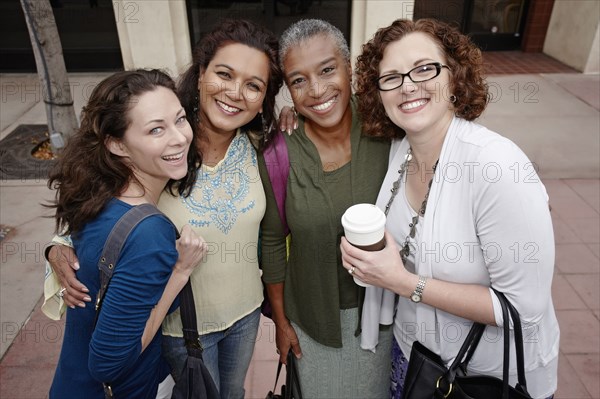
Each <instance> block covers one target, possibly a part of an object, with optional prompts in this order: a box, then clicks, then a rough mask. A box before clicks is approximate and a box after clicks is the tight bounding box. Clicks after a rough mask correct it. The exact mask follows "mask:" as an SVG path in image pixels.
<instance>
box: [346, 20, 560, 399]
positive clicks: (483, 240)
mask: <svg viewBox="0 0 600 399" xmlns="http://www.w3.org/2000/svg"><path fill="white" fill-rule="evenodd" d="M356 77H357V95H358V98H359V109H360V111H361V114H362V117H363V128H364V130H365V131H366V132H367V133H368V134H370V135H373V136H379V137H390V138H393V139H394V141H393V144H392V149H391V151H390V158H389V169H388V172H387V175H386V177H385V180H384V182H383V185H382V188H381V191H380V193H379V197H378V199H377V205H378V206H379V207H380V208H381V209H382V210H384V211H385V212H386V214H387V232H386V241H387V246H386V248H385V249H383V250H382V251H380V252H365V251H362V250H360V249H358V248H356V247H353V246H351V245H350V244H349V243H348V242H347V241H346V240H345V239H342V244H341V250H342V258H343V265H344V267H345V268H346V269H347V270H348V272H349V273H350V274H353V275H354V276H356V277H358V278H360V279H361V280H363V281H364V282H366V283H369V284H372V285H374V286H376V287H373V288H367V299H368V298H369V297H371V298H378V299H374V300H373V301H371V302H366V303H365V305H364V308H363V320H364V317H365V315H366V316H367V317H368V315H369V314H374V313H375V314H376V316H375V317H373V319H375V320H376V321H377V320H379V317H380V316H379V315H382V314H385V313H386V312H390V313H391V312H393V310H394V306H396V308H395V311H396V313H395V322H394V338H395V341H394V343H393V349H392V359H393V361H392V397H393V398H400V397H402V391H403V388H404V376H405V372H406V366H407V360H406V359H408V358H409V356H410V352H411V348H412V344H413V343H414V342H417V341H418V342H420V343H422V344H423V345H425V346H426V347H427V348H429V349H430V350H432V351H433V352H435V353H436V354H438V355H440V357H441V358H442V360H443V361H444V362H446V363H448V362H451V361H452V360H453V358H454V357H455V356H456V354H457V353H458V349H459V348H460V346H461V344H462V342H463V341H464V339H465V337H466V335H467V332H468V331H469V329H470V327H471V325H472V322H473V321H475V322H480V323H484V324H487V325H488V330H486V334H489V335H490V337H491V336H495V337H498V338H497V339H482V340H481V342H480V343H479V346H478V347H477V351H476V352H475V354H474V356H473V358H472V360H471V362H470V363H469V373H471V374H493V375H496V376H498V377H500V378H502V363H503V362H502V353H503V345H501V341H502V338H501V337H502V328H501V325H502V322H503V319H502V311H501V306H500V304H499V301H498V299H497V298H496V296H495V295H494V293H493V291H492V288H494V289H496V290H498V291H501V292H503V293H504V294H505V295H506V297H507V298H508V299H509V300H510V301H511V302H512V304H513V305H514V306H515V307H516V308H517V310H518V311H519V313H520V315H521V320H522V322H523V325H524V331H523V335H524V336H525V337H535V338H534V339H529V340H527V339H526V342H525V363H526V364H525V369H526V370H527V382H528V389H529V392H530V393H531V395H532V396H533V397H536V398H547V397H550V396H551V395H553V393H554V391H555V390H556V381H557V361H558V360H557V359H558V344H559V329H558V323H557V320H556V316H555V312H554V307H553V304H552V298H551V283H552V275H553V268H554V237H553V230H552V221H551V218H550V212H549V208H548V195H547V193H546V190H545V188H544V186H543V184H542V183H541V182H540V180H539V177H538V176H537V174H536V172H535V170H534V168H533V165H532V163H531V162H530V161H529V159H528V158H527V157H526V156H525V154H524V153H523V152H522V151H521V150H520V149H519V148H518V147H517V146H516V145H515V144H514V143H512V142H511V141H509V140H508V139H506V138H504V137H502V136H500V135H498V134H497V133H494V132H491V131H489V130H488V129H486V128H484V127H483V126H480V125H478V124H476V123H474V122H472V120H474V119H475V118H477V117H478V116H479V115H481V113H482V112H483V110H484V109H485V106H486V104H487V99H488V93H487V86H486V84H485V81H484V77H483V68H482V57H481V52H480V50H479V49H478V48H476V46H475V45H474V44H473V43H472V42H471V41H470V40H469V38H468V37H466V36H465V35H463V34H461V33H460V32H458V31H457V30H456V29H454V28H452V27H450V26H449V25H447V24H444V23H441V22H437V21H435V20H419V21H414V22H413V21H408V20H397V21H395V22H394V23H392V25H390V26H389V27H386V28H383V29H380V30H379V31H378V32H377V33H376V34H375V36H374V37H373V39H372V40H370V41H369V42H368V43H367V44H365V45H364V46H363V53H362V55H361V56H360V57H359V58H358V62H357V65H356ZM377 287H381V288H377ZM370 290H372V291H373V292H376V293H377V294H371V295H370V293H369V292H370ZM394 294H397V295H398V296H399V299H398V302H397V305H394V298H393V296H394ZM376 332H377V325H375V326H369V325H365V323H363V333H362V337H361V338H362V344H363V346H367V347H372V346H374V345H376V343H377V334H376ZM511 366H512V369H511V371H510V373H511V384H512V385H514V382H515V381H512V379H513V378H514V379H516V376H515V374H516V366H515V365H514V362H511Z"/></svg>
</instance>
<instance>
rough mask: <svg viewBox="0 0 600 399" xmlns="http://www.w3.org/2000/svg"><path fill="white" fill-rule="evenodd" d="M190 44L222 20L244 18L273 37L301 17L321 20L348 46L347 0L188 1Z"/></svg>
mask: <svg viewBox="0 0 600 399" xmlns="http://www.w3.org/2000/svg"><path fill="white" fill-rule="evenodd" d="M186 3H187V10H188V20H189V23H190V37H191V42H192V45H193V44H194V43H196V42H198V40H199V39H200V38H201V37H202V34H203V33H205V32H206V31H208V30H210V29H211V28H212V27H213V26H214V24H215V23H216V22H217V21H218V20H219V19H222V18H244V19H249V20H251V21H254V22H256V23H259V24H262V25H263V26H266V27H267V28H269V29H270V30H271V31H272V32H273V33H275V34H276V35H278V36H279V35H281V33H282V32H283V31H284V30H285V28H287V27H288V26H289V25H290V24H292V23H293V22H296V21H298V20H300V19H305V18H319V19H324V20H326V21H328V22H330V23H332V24H333V25H335V26H337V27H338V28H339V29H340V30H341V31H342V33H343V34H344V36H345V37H346V40H347V41H348V44H350V11H351V0H237V1H234V0H188V1H187V2H186Z"/></svg>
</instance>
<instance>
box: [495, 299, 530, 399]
mask: <svg viewBox="0 0 600 399" xmlns="http://www.w3.org/2000/svg"><path fill="white" fill-rule="evenodd" d="M494 292H495V293H496V295H497V296H498V298H500V303H501V305H503V306H506V308H507V309H508V312H509V313H510V317H511V319H512V322H513V327H514V332H515V333H514V334H515V353H516V359H517V381H518V383H519V385H520V386H521V388H522V389H523V391H525V392H526V391H527V380H526V378H525V351H524V349H523V328H522V326H521V317H520V316H519V312H518V311H517V309H516V308H515V307H514V306H513V304H512V303H510V301H509V300H508V299H507V298H506V296H504V294H503V293H502V292H499V291H496V290H494ZM502 315H503V317H504V320H505V321H504V332H505V336H504V352H505V355H504V357H505V359H506V357H507V356H508V355H506V353H508V351H509V348H510V346H509V338H508V337H509V335H508V334H507V333H506V330H507V329H508V330H509V333H510V328H508V324H509V321H508V318H507V315H506V314H505V312H504V309H503V310H502ZM506 362H507V363H508V360H507V361H506ZM503 373H504V375H503V378H504V379H505V382H506V383H507V384H508V368H507V367H504V368H503Z"/></svg>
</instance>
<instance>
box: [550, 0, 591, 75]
mask: <svg viewBox="0 0 600 399" xmlns="http://www.w3.org/2000/svg"><path fill="white" fill-rule="evenodd" d="M599 15H600V2H599V1H598V0H577V1H573V0H557V1H555V2H554V8H553V9H552V17H550V25H549V27H548V33H547V35H546V41H545V42H544V53H546V54H548V55H549V56H551V57H554V58H556V59H557V60H559V61H561V62H563V63H565V64H567V65H569V66H571V67H573V68H575V69H577V70H579V71H586V68H588V61H590V56H594V57H595V64H596V70H597V69H598V67H597V64H598V45H597V39H596V37H597V32H598V26H599V21H598V17H599ZM594 42H596V46H595V49H593V48H592V47H593V45H594ZM593 53H594V54H593ZM593 64H594V62H593V60H592V62H591V63H590V67H592V68H593ZM586 72H587V71H586Z"/></svg>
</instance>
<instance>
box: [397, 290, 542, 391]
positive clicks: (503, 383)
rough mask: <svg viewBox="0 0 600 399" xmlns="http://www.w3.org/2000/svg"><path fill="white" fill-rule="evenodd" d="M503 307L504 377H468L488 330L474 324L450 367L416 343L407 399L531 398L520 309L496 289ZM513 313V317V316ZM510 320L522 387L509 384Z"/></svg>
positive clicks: (410, 364)
mask: <svg viewBox="0 0 600 399" xmlns="http://www.w3.org/2000/svg"><path fill="white" fill-rule="evenodd" d="M494 292H495V294H496V296H497V297H498V299H499V301H500V304H501V306H502V315H503V320H504V323H503V324H504V356H503V378H502V379H499V378H497V377H492V376H485V375H473V376H470V375H468V374H467V371H468V364H469V361H470V360H471V358H472V357H473V354H474V353H475V350H476V349H477V345H478V344H479V341H480V340H481V337H482V335H483V332H484V330H485V328H486V326H485V325H484V324H480V323H474V324H473V326H472V327H471V330H469V334H468V335H467V338H466V339H465V341H464V342H463V345H462V346H461V348H460V350H459V352H458V354H457V356H456V358H455V359H454V361H453V362H452V364H451V365H450V367H448V368H447V367H446V366H445V364H444V362H443V361H442V359H441V358H440V357H439V356H438V355H437V354H435V353H434V352H432V351H431V350H429V349H428V348H427V347H425V346H424V345H423V344H421V343H420V342H418V341H416V342H415V343H414V344H413V347H412V351H411V354H410V359H409V362H408V369H407V372H406V378H405V383H404V399H432V398H435V399H442V398H444V399H467V398H468V399H495V398H498V399H500V398H502V399H509V398H514V399H521V398H531V396H529V393H528V392H527V383H526V380H525V366H524V357H523V333H522V330H521V321H520V318H519V314H518V312H517V310H516V309H515V308H514V306H512V304H511V303H510V302H509V301H508V300H507V299H506V297H505V296H504V294H502V293H501V292H498V291H496V290H494ZM509 313H510V317H509ZM510 318H512V319H513V324H514V329H515V334H514V335H515V348H516V353H517V369H518V384H517V385H516V386H515V387H511V386H510V385H509V383H508V370H509V368H510V364H509V357H510V351H509V350H510Z"/></svg>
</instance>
